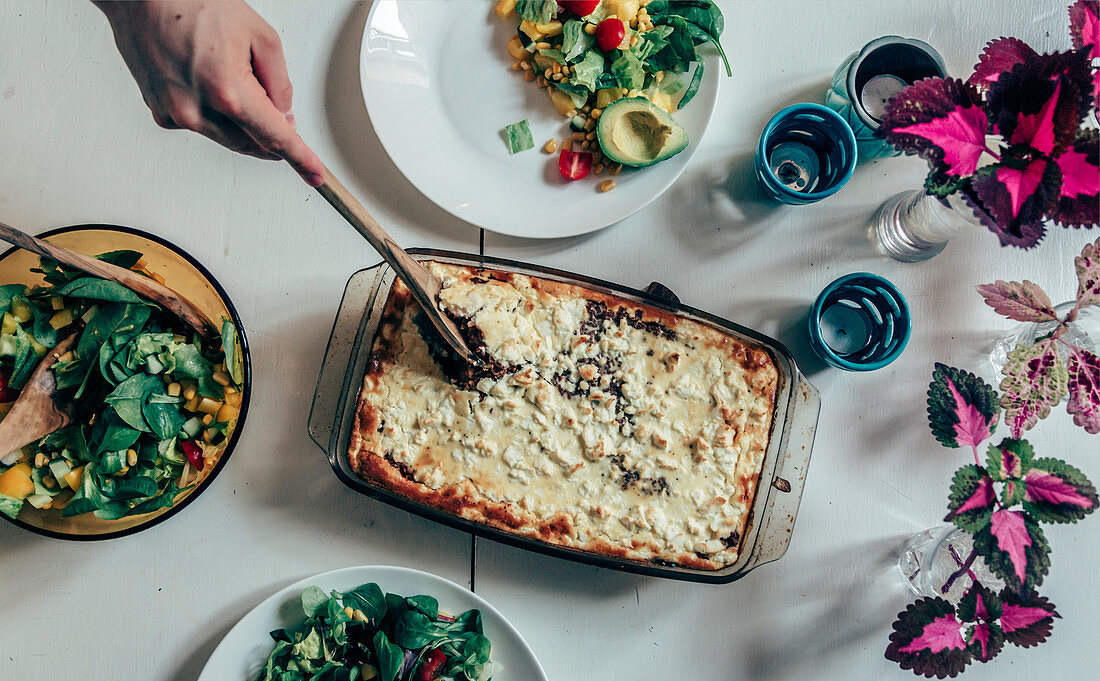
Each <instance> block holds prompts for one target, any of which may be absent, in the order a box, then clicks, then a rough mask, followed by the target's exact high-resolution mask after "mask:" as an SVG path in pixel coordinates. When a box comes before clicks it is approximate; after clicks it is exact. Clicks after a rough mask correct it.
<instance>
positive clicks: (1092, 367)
mask: <svg viewBox="0 0 1100 681" xmlns="http://www.w3.org/2000/svg"><path fill="white" fill-rule="evenodd" d="M1067 350H1068V355H1069V357H1068V360H1067V362H1066V372H1067V374H1068V382H1067V388H1068V390H1069V402H1068V403H1067V404H1066V411H1068V412H1069V413H1070V414H1073V422H1074V423H1076V424H1077V425H1079V426H1081V427H1082V428H1084V429H1085V432H1087V433H1092V434H1094V435H1095V434H1096V433H1100V357H1097V356H1096V355H1094V354H1093V353H1091V352H1089V351H1088V350H1085V349H1083V348H1078V347H1071V348H1067Z"/></svg>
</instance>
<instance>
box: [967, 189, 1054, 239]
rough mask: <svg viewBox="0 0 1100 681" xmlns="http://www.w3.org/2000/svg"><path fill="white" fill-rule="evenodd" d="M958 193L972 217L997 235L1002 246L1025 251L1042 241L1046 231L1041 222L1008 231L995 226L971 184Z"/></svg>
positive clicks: (1026, 224) (1018, 226) (994, 221)
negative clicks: (968, 207)
mask: <svg viewBox="0 0 1100 681" xmlns="http://www.w3.org/2000/svg"><path fill="white" fill-rule="evenodd" d="M959 193H960V194H961V195H962V197H963V200H964V201H965V202H966V204H967V205H968V206H970V209H971V210H972V211H973V212H974V217H976V218H977V219H978V220H979V221H980V222H981V223H982V224H983V225H985V228H986V229H988V230H989V231H991V232H993V233H994V234H996V235H997V238H998V239H1000V241H1001V245H1002V246H1015V247H1016V248H1022V249H1024V250H1027V249H1029V248H1034V247H1035V246H1038V245H1039V242H1040V241H1042V240H1043V235H1044V234H1046V231H1047V230H1046V227H1045V226H1043V223H1042V222H1030V223H1024V224H1020V225H1016V226H1015V227H1014V230H1015V231H1009V230H1007V229H1004V228H1003V227H1001V225H999V224H997V221H996V220H994V219H993V216H991V215H990V214H989V211H988V210H986V208H985V206H983V205H982V202H981V199H979V198H978V196H977V194H975V193H974V189H973V183H971V186H969V187H967V186H965V185H964V186H963V187H962V188H961V189H960V190H959Z"/></svg>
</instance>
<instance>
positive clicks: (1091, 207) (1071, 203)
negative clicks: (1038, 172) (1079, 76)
mask: <svg viewBox="0 0 1100 681" xmlns="http://www.w3.org/2000/svg"><path fill="white" fill-rule="evenodd" d="M1097 73H1098V74H1100V69H1098V70H1097ZM1054 162H1055V163H1056V164H1057V165H1058V172H1059V173H1060V174H1061V178H1062V184H1061V187H1060V188H1059V191H1058V201H1057V203H1056V205H1055V207H1054V209H1053V210H1052V211H1051V212H1050V213H1049V215H1048V217H1049V218H1050V219H1051V220H1053V221H1055V222H1057V223H1059V224H1061V225H1062V226H1064V227H1091V226H1093V225H1095V224H1097V223H1098V222H1100V130H1097V129H1096V128H1087V129H1084V130H1081V132H1080V133H1078V135H1077V139H1076V140H1074V142H1073V145H1072V146H1070V147H1069V148H1068V149H1066V150H1065V151H1064V152H1062V154H1061V155H1059V156H1058V157H1057V158H1055V159H1054ZM1094 282H1095V279H1094Z"/></svg>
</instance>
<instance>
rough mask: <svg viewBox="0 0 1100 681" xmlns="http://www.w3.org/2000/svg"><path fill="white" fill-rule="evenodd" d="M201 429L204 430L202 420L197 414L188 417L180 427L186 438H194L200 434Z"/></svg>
mask: <svg viewBox="0 0 1100 681" xmlns="http://www.w3.org/2000/svg"><path fill="white" fill-rule="evenodd" d="M200 430H202V421H201V420H199V418H198V417H197V416H192V417H191V418H189V419H187V420H186V421H184V423H183V426H182V427H180V432H181V433H183V434H184V435H185V436H186V437H184V439H185V440H190V439H192V438H194V437H195V436H196V435H198V434H199V431H200Z"/></svg>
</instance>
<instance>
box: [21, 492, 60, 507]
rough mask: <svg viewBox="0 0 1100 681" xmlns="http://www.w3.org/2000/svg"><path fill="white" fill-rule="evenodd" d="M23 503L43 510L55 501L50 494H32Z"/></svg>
mask: <svg viewBox="0 0 1100 681" xmlns="http://www.w3.org/2000/svg"><path fill="white" fill-rule="evenodd" d="M23 501H25V502H27V503H28V504H30V505H31V506H34V507H35V508H42V507H43V506H45V505H46V504H48V503H50V502H51V501H53V497H52V496H50V495H49V494H32V495H30V496H29V497H27V498H26V499H24V500H23Z"/></svg>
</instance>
